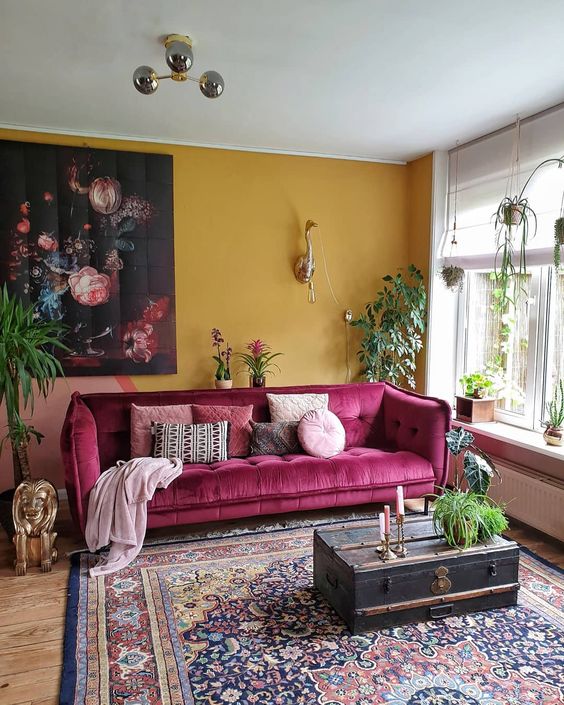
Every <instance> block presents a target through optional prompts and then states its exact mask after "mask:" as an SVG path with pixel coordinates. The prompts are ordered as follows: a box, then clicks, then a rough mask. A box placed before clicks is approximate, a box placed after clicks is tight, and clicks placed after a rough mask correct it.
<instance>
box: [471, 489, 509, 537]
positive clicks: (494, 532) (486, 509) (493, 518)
mask: <svg viewBox="0 0 564 705" xmlns="http://www.w3.org/2000/svg"><path fill="white" fill-rule="evenodd" d="M478 513H479V528H478V538H479V540H480V541H487V540H488V539H492V538H493V537H494V536H499V535H500V534H503V532H504V531H507V529H508V528H509V522H508V521H507V517H506V516H505V512H504V507H503V506H500V505H498V504H495V503H493V502H492V500H490V499H489V498H488V501H487V502H480V503H479V505H478Z"/></svg>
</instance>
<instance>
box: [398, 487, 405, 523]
mask: <svg viewBox="0 0 564 705" xmlns="http://www.w3.org/2000/svg"><path fill="white" fill-rule="evenodd" d="M396 495H397V502H396V514H400V515H401V516H404V515H405V508H404V506H403V487H402V486H401V485H400V486H399V487H398V488H397V490H396Z"/></svg>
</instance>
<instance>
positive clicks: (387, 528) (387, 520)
mask: <svg viewBox="0 0 564 705" xmlns="http://www.w3.org/2000/svg"><path fill="white" fill-rule="evenodd" d="M384 529H385V531H386V533H387V534H389V533H390V505H389V504H385V505H384Z"/></svg>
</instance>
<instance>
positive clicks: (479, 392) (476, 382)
mask: <svg viewBox="0 0 564 705" xmlns="http://www.w3.org/2000/svg"><path fill="white" fill-rule="evenodd" d="M459 382H460V384H461V386H462V396H459V395H457V396H456V418H457V419H458V420H459V421H465V422H467V423H478V422H482V421H493V420H494V409H495V402H496V399H497V395H498V393H499V390H500V389H501V388H502V387H503V383H502V381H501V380H500V379H498V375H496V374H494V372H493V371H492V370H490V369H487V370H484V371H483V372H470V373H468V374H465V375H463V376H462V377H461V378H460V380H459Z"/></svg>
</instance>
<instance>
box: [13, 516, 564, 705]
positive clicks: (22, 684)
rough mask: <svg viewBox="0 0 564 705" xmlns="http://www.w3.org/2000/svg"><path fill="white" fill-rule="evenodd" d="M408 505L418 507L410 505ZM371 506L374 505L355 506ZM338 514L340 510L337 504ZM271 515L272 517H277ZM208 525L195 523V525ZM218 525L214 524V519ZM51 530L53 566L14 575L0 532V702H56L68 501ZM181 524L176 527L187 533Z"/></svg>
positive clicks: (554, 555)
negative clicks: (56, 556) (53, 531)
mask: <svg viewBox="0 0 564 705" xmlns="http://www.w3.org/2000/svg"><path fill="white" fill-rule="evenodd" d="M412 508H413V509H415V508H417V509H419V507H412ZM363 509H365V510H368V511H374V506H373V505H372V506H371V507H364V508H358V510H359V511H361V510H363ZM341 514H342V510H341ZM327 516H334V512H328V511H325V512H308V513H300V514H296V515H294V516H293V517H291V516H289V515H285V516H284V519H285V520H287V519H291V518H300V519H304V518H315V519H321V518H325V517H327ZM279 520H280V517H274V518H273V521H279ZM265 523H267V522H266V520H265V517H260V518H257V519H255V520H246V521H232V522H225V523H224V524H222V526H223V527H225V528H229V527H233V526H257V525H259V524H265ZM512 524H513V527H512V530H511V531H510V532H509V533H510V535H511V537H512V538H513V539H515V540H516V541H518V542H519V543H521V544H523V545H524V546H527V547H528V548H530V549H532V550H533V551H535V553H537V554H538V555H540V556H542V557H543V558H546V559H547V560H549V561H552V562H553V563H556V564H558V565H559V566H560V567H562V568H564V549H563V545H562V544H561V543H560V542H558V541H554V540H552V539H550V538H548V537H547V536H545V535H543V534H540V533H539V532H537V531H535V530H534V529H531V528H529V527H526V526H523V525H517V524H516V522H512ZM210 528H211V527H210V526H209V525H208V526H203V525H200V526H198V527H194V529H197V530H198V531H202V532H205V531H208V530H209V529H210ZM214 528H215V529H217V525H214ZM56 530H57V531H58V533H59V539H58V542H57V543H58V547H59V556H60V558H59V561H58V562H57V563H56V564H55V565H54V567H53V572H52V573H47V574H42V573H41V572H39V569H37V568H32V569H30V571H29V572H28V575H26V576H24V577H16V576H15V575H14V572H13V568H12V564H13V558H14V552H13V548H12V546H11V544H9V543H8V540H7V539H6V536H5V534H3V533H2V535H1V536H0V705H20V704H21V705H23V704H24V703H25V704H26V705H57V703H58V702H59V700H58V693H59V682H60V672H61V665H62V648H63V633H64V616H65V603H66V595H67V580H68V574H69V561H68V558H66V556H65V554H66V553H67V552H69V551H72V550H75V549H77V548H82V547H83V544H82V543H81V541H80V540H77V538H76V533H75V532H74V530H73V527H72V524H71V521H70V516H69V512H68V506H67V505H66V503H63V504H62V505H61V508H60V511H59V517H58V520H57V527H56ZM188 532H189V530H188V528H187V527H182V528H181V529H179V530H178V531H177V532H176V533H179V534H180V533H182V534H184V535H185V534H186V533H188ZM174 533H175V532H174V530H172V529H159V530H157V531H151V532H148V536H149V537H150V538H155V537H158V536H163V535H166V536H170V535H171V534H174Z"/></svg>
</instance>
